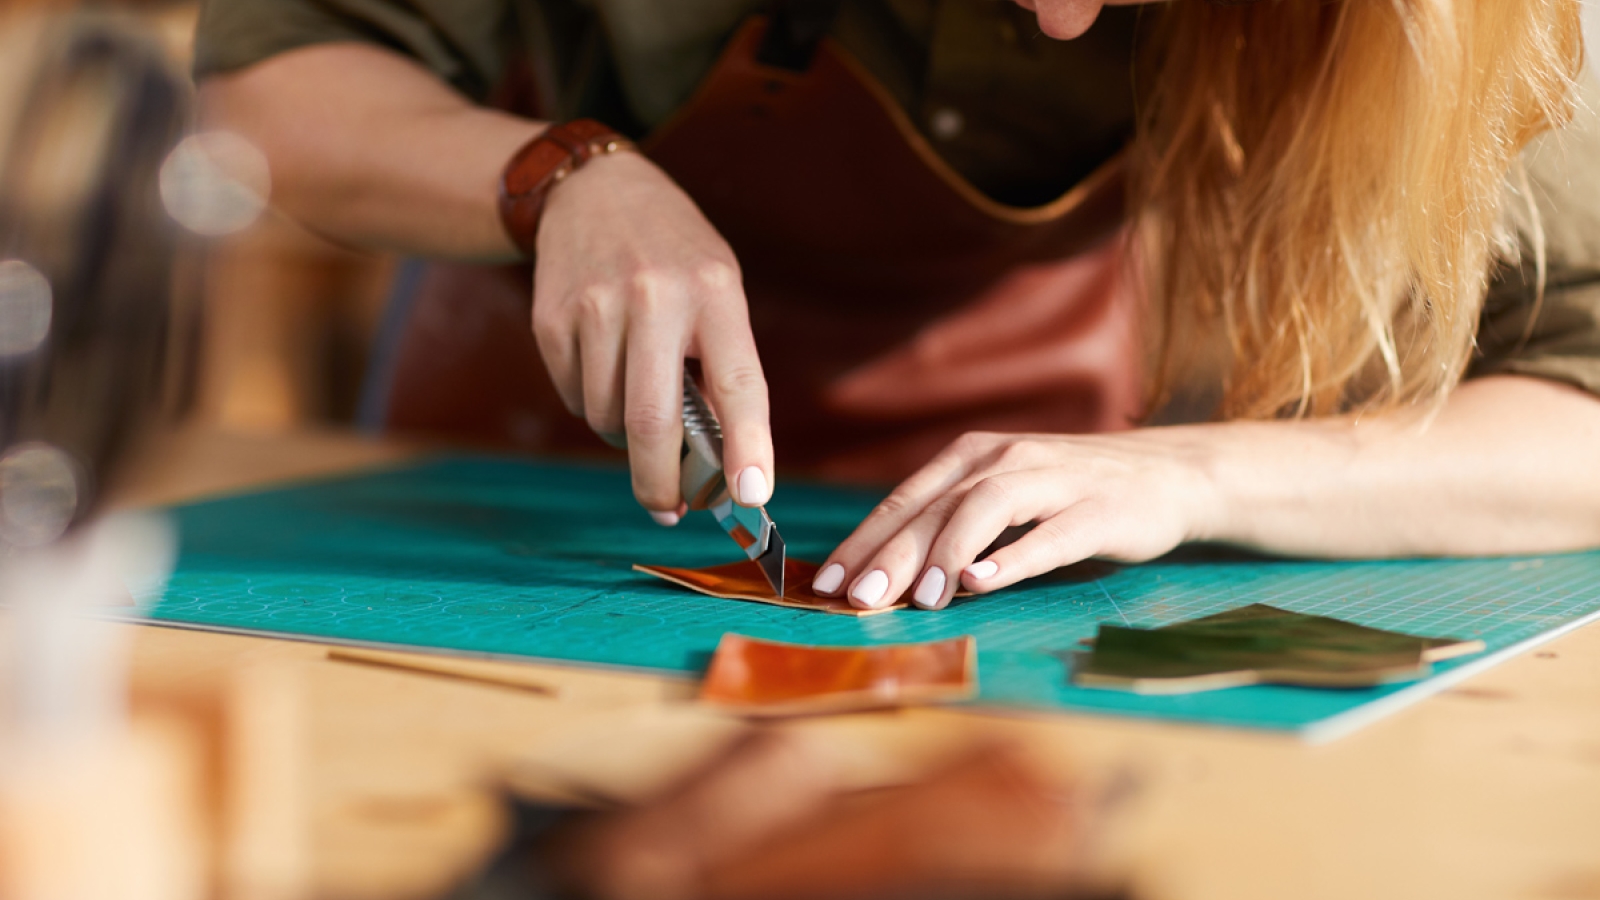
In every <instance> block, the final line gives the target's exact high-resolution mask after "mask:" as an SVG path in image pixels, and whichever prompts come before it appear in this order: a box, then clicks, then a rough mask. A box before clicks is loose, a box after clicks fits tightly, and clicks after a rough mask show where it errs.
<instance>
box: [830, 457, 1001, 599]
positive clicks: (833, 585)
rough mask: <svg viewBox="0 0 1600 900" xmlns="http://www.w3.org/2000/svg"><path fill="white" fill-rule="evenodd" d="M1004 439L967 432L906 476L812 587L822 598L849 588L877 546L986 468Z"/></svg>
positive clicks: (842, 545)
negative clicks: (850, 579)
mask: <svg viewBox="0 0 1600 900" xmlns="http://www.w3.org/2000/svg"><path fill="white" fill-rule="evenodd" d="M999 443H1000V438H999V436H998V435H991V434H981V433H973V434H969V435H965V436H963V437H962V438H961V439H959V440H957V441H956V442H955V443H953V444H951V445H950V446H949V447H948V448H947V449H946V450H945V451H944V452H943V453H940V454H939V455H938V456H937V457H935V458H934V460H933V461H932V462H930V463H928V464H927V465H926V466H923V467H922V468H921V469H920V470H918V471H917V473H916V474H915V475H912V476H911V477H910V478H907V479H906V480H905V481H904V482H902V483H901V484H900V486H899V487H897V488H895V489H894V491H893V492H892V493H890V494H889V496H887V497H885V498H884V499H883V501H882V502H881V503H879V504H878V505H877V507H875V508H874V509H873V510H872V512H871V513H870V514H869V515H868V516H867V518H866V519H865V520H863V521H862V523H861V524H860V525H858V526H856V530H855V531H853V532H851V533H850V536H849V537H847V538H845V539H844V541H843V542H842V543H840V544H839V546H838V547H837V548H835V549H834V551H833V552H832V553H831V554H829V555H828V559H827V561H826V562H824V563H823V565H822V568H821V569H820V570H819V571H818V573H817V577H816V579H815V580H814V581H813V582H812V585H811V589H812V590H813V591H816V592H817V593H818V594H822V595H823V596H828V597H832V596H837V595H838V594H839V593H840V592H841V591H842V590H843V588H844V586H845V582H846V576H847V575H849V574H852V573H859V572H860V571H861V566H862V565H863V564H865V563H866V561H867V560H868V559H871V558H872V555H873V554H874V553H876V552H877V551H878V548H880V547H882V546H883V545H884V543H885V542H886V541H888V540H889V538H891V537H893V536H894V535H895V534H897V533H899V532H900V530H901V529H903V528H904V527H905V526H906V524H907V523H909V522H910V521H911V520H912V519H914V518H916V517H917V516H918V515H921V514H922V511H923V510H924V509H926V508H927V507H928V504H929V503H932V502H933V501H934V500H936V499H937V498H939V497H941V496H943V495H945V494H947V493H949V492H950V491H951V490H953V489H955V488H956V487H957V486H958V485H959V484H960V483H961V482H962V481H963V480H964V479H966V478H968V477H969V476H970V475H971V473H972V472H974V471H976V470H978V469H980V468H982V467H983V465H984V464H985V462H986V461H987V459H988V457H989V456H990V455H992V454H993V452H994V450H995V448H996V447H997V446H999Z"/></svg>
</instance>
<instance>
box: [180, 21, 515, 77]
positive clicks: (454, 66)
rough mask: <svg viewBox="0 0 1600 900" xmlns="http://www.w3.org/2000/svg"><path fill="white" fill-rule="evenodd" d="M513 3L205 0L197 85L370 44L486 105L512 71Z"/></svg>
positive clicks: (197, 42) (198, 30)
mask: <svg viewBox="0 0 1600 900" xmlns="http://www.w3.org/2000/svg"><path fill="white" fill-rule="evenodd" d="M509 15H510V9H509V4H508V2H507V0H409V2H401V0H205V3H204V4H203V6H202V7H201V10H200V21H199V23H198V25H197V26H196V29H195V62H194V76H195V79H196V80H199V79H201V78H204V77H206V76H208V75H215V74H220V73H224V72H231V71H234V70H237V69H242V68H245V67H246V66H249V65H252V64H254V63H257V62H260V61H262V60H264V59H266V58H268V57H270V56H274V55H276V54H279V53H283V52H285V51H287V50H293V49H295V48H297V47H306V46H310V45H313V44H322V43H333V42H339V41H363V42H367V43H372V44H376V45H379V46H382V47H387V48H389V49H391V50H394V51H396V52H399V53H403V54H405V55H406V56H410V57H412V58H413V59H416V60H417V61H418V62H420V63H422V64H423V65H424V66H426V67H427V68H429V69H430V70H432V71H433V72H434V73H435V74H437V75H438V76H439V77H440V78H442V79H443V80H445V81H447V82H449V83H450V84H451V85H452V86H454V87H455V88H456V89H457V90H459V91H461V92H462V93H464V94H466V95H467V96H469V97H472V98H473V99H475V100H479V101H481V100H483V99H484V98H485V97H486V96H487V95H488V93H489V90H490V89H491V87H492V86H493V85H494V84H495V83H496V82H497V81H498V79H499V76H500V72H501V70H502V69H503V68H504V66H505V64H506V58H507V36H508V34H510V33H514V31H515V29H514V27H511V28H508V27H507V26H508V17H509Z"/></svg>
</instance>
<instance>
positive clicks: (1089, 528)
mask: <svg viewBox="0 0 1600 900" xmlns="http://www.w3.org/2000/svg"><path fill="white" fill-rule="evenodd" d="M1105 533H1106V531H1105V517H1104V515H1103V514H1102V513H1101V511H1100V509H1099V506H1098V504H1095V503H1090V502H1085V503H1078V504H1075V505H1073V506H1071V507H1069V508H1067V509H1066V510H1064V511H1062V512H1060V513H1057V514H1056V515H1053V516H1050V517H1049V518H1047V519H1045V520H1044V521H1042V522H1040V523H1039V525H1038V526H1037V527H1036V528H1034V529H1033V530H1032V531H1030V532H1028V533H1027V534H1026V535H1024V536H1023V537H1022V538H1021V539H1019V540H1018V541H1016V542H1015V543H1013V544H1008V545H1007V546H1005V547H1001V548H1000V549H999V550H996V551H995V552H993V553H991V554H989V556H988V558H986V559H983V560H980V561H979V562H976V563H973V564H972V565H970V566H968V567H967V568H966V570H965V571H963V572H962V574H961V583H962V584H963V585H965V586H966V588H967V589H968V590H970V591H976V592H980V593H981V592H987V591H993V590H998V589H1000V588H1003V587H1007V586H1009V585H1013V584H1016V583H1017V582H1019V581H1022V580H1023V579H1027V578H1032V577H1034V576H1035V575H1043V574H1044V573H1046V572H1049V571H1052V570H1055V569H1059V568H1061V567H1062V566H1070V565H1072V564H1073V563H1076V562H1082V561H1083V560H1086V559H1088V558H1089V557H1091V556H1094V555H1095V554H1097V553H1099V552H1100V551H1101V549H1102V548H1103V546H1104V544H1105Z"/></svg>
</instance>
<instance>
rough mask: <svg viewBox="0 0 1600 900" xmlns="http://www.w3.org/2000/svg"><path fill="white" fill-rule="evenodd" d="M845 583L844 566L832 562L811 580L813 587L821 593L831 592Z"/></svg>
mask: <svg viewBox="0 0 1600 900" xmlns="http://www.w3.org/2000/svg"><path fill="white" fill-rule="evenodd" d="M841 584H844V566H841V565H839V564H838V563H830V564H829V565H828V567H827V568H825V569H823V570H822V571H821V572H818V573H817V577H816V578H815V579H814V580H813V581H812V582H811V589H812V590H813V591H816V592H817V593H819V594H831V593H833V592H834V591H837V590H838V589H839V585H841Z"/></svg>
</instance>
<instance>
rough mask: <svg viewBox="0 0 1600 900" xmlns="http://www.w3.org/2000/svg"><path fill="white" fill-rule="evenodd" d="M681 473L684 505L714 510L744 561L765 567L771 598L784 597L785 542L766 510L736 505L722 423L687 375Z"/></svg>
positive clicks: (684, 385) (685, 376)
mask: <svg viewBox="0 0 1600 900" xmlns="http://www.w3.org/2000/svg"><path fill="white" fill-rule="evenodd" d="M679 471H680V474H679V483H678V484H679V488H680V489H681V490H682V492H683V499H684V502H686V503H687V504H688V505H689V508H690V509H707V510H710V511H711V515H713V516H715V517H716V520H717V524H718V525H721V526H722V530H723V531H726V532H727V533H728V536H729V537H731V538H733V542H734V543H736V544H738V545H739V549H741V550H743V551H744V555H745V556H748V557H749V558H750V559H752V560H754V561H755V563H756V565H758V566H760V567H761V574H763V575H765V576H766V577H767V583H768V584H770V585H772V590H773V592H774V593H776V594H777V595H778V596H779V597H782V596H783V566H784V561H785V559H786V557H787V554H786V552H785V550H784V545H783V536H782V535H780V534H778V526H776V525H774V524H772V517H771V516H769V515H767V510H766V507H762V506H740V505H739V504H737V503H735V502H733V496H732V494H731V493H730V492H729V490H728V479H727V477H726V476H725V475H723V473H722V423H721V422H719V421H717V414H716V413H714V412H712V411H711V407H710V406H709V405H707V403H706V398H705V395H703V394H701V393H700V386H699V385H697V384H695V381H694V376H693V375H691V374H690V373H689V372H687V371H686V372H684V373H683V458H682V461H681V466H680V469H679Z"/></svg>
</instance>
